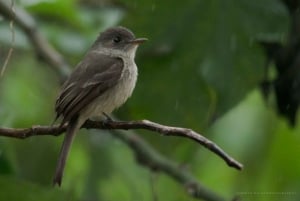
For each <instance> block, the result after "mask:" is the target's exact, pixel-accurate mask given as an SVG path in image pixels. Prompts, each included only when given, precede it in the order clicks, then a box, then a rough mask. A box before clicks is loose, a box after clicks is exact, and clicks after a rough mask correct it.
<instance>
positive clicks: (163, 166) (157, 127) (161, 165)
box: [0, 120, 242, 201]
mask: <svg viewBox="0 0 300 201" xmlns="http://www.w3.org/2000/svg"><path fill="white" fill-rule="evenodd" d="M66 127H67V125H64V126H62V127H59V126H58V125H55V126H32V127H31V128H0V136H6V137H12V138H18V139H25V138H29V137H32V136H41V135H53V136H58V135H61V134H62V133H63V132H65V130H66ZM82 128H87V129H110V130H116V129H123V130H129V129H146V130H150V131H154V133H160V134H163V135H165V136H179V137H185V138H188V139H191V140H194V141H196V142H198V143H199V144H201V145H203V146H204V147H206V148H207V149H209V150H211V151H212V152H214V153H215V154H217V155H218V156H220V157H221V158H222V159H223V160H224V161H225V162H226V163H227V164H228V165H229V166H231V167H234V168H236V169H241V168H242V165H241V164H240V163H239V162H237V161H235V160H234V159H233V158H232V157H230V156H229V155H228V154H226V153H225V152H224V151H223V150H222V149H221V148H220V147H219V146H218V145H216V144H215V143H213V142H212V141H210V140H208V139H207V138H205V137H204V136H202V135H200V134H199V133H196V132H195V131H193V130H191V129H187V128H179V127H170V126H165V125H161V124H157V123H154V122H151V121H149V120H140V121H128V122H125V121H114V120H109V121H102V122H96V121H90V120H88V121H87V122H86V123H85V124H84V125H83V126H82ZM113 134H114V136H115V137H117V138H119V139H120V140H122V141H123V142H125V143H126V144H128V145H129V147H131V148H132V150H133V151H134V153H135V156H136V159H137V161H138V162H139V163H140V164H142V165H144V166H146V167H148V168H150V169H151V170H153V171H162V172H164V173H165V174H167V175H169V176H170V177H172V178H173V179H175V180H176V181H178V182H179V183H181V184H182V185H183V186H184V187H185V188H186V190H187V192H188V193H189V194H190V195H192V196H193V197H195V198H200V199H204V200H209V201H223V198H221V197H219V196H217V195H216V194H214V193H212V192H211V191H210V190H208V189H206V188H205V187H203V186H202V185H201V184H200V183H199V182H198V181H197V180H196V179H195V177H194V176H192V175H191V174H190V173H188V172H187V171H186V170H185V169H183V168H180V165H179V164H177V163H175V162H173V161H171V160H169V159H167V158H165V157H164V156H162V155H161V154H159V153H158V152H157V151H156V150H155V149H153V148H152V147H151V146H150V145H149V144H148V143H147V142H145V141H144V140H143V139H142V138H139V137H138V136H137V135H134V134H128V133H127V132H113Z"/></svg>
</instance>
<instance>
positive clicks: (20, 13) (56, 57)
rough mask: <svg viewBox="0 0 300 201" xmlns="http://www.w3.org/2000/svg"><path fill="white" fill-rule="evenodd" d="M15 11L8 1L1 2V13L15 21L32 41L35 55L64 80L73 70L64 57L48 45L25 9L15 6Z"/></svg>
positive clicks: (2, 0)
mask: <svg viewBox="0 0 300 201" xmlns="http://www.w3.org/2000/svg"><path fill="white" fill-rule="evenodd" d="M14 9H15V11H13V10H12V9H11V6H10V5H9V1H8V0H1V1H0V13H1V15H3V17H5V18H6V19H8V20H13V21H15V23H16V24H17V25H18V26H19V27H20V28H21V29H22V30H23V31H24V33H25V34H26V36H27V38H28V39H29V40H30V42H31V44H32V46H33V48H34V50H35V53H36V54H37V55H38V57H39V58H40V59H42V60H43V61H45V62H46V63H48V64H49V65H50V66H52V67H53V68H55V70H56V71H57V72H58V73H59V75H60V76H61V79H62V80H64V79H65V78H66V77H67V76H68V75H69V74H70V72H71V70H70V69H71V68H70V67H69V65H68V64H67V62H66V61H65V60H64V59H63V57H62V56H61V55H60V54H59V53H58V52H57V51H56V50H55V49H54V48H53V47H52V46H51V45H50V44H49V43H48V41H47V40H46V39H45V38H44V37H43V35H42V34H40V32H39V31H38V29H37V26H36V22H35V21H34V19H33V18H32V17H31V16H30V15H29V14H28V13H27V12H26V11H25V10H23V9H21V8H19V7H17V6H14Z"/></svg>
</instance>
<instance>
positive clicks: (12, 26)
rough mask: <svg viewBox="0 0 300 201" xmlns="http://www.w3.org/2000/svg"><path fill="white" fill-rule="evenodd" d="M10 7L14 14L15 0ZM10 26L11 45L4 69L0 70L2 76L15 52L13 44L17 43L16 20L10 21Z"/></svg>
mask: <svg viewBox="0 0 300 201" xmlns="http://www.w3.org/2000/svg"><path fill="white" fill-rule="evenodd" d="M10 9H11V12H12V13H13V15H14V13H15V10H14V1H13V0H12V1H11V8H10ZM9 28H10V31H11V46H10V48H9V50H8V53H7V56H6V59H5V61H4V64H3V66H2V69H1V72H0V78H1V77H2V76H3V75H4V72H5V70H6V67H7V64H8V62H9V59H10V57H11V55H12V53H13V50H14V48H13V46H14V44H15V29H14V20H13V19H12V20H11V21H10V23H9Z"/></svg>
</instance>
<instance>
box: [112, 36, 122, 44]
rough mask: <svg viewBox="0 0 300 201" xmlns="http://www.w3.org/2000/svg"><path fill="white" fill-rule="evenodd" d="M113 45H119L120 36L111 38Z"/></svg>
mask: <svg viewBox="0 0 300 201" xmlns="http://www.w3.org/2000/svg"><path fill="white" fill-rule="evenodd" d="M113 41H114V43H119V42H120V41H121V37H120V36H116V37H114V38H113Z"/></svg>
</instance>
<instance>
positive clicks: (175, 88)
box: [123, 0, 288, 129]
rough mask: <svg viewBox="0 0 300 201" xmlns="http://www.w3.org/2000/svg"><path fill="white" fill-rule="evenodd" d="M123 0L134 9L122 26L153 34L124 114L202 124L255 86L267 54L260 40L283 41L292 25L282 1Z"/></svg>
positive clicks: (199, 125)
mask: <svg viewBox="0 0 300 201" xmlns="http://www.w3.org/2000/svg"><path fill="white" fill-rule="evenodd" d="M123 3H124V4H126V6H128V7H129V8H130V9H132V10H134V12H129V13H128V17H127V18H126V19H125V24H126V25H128V26H129V27H132V28H133V29H134V31H136V32H137V35H138V36H145V37H149V38H150V41H149V42H148V44H147V45H145V47H141V49H142V51H140V53H138V56H139V59H138V61H137V63H138V66H139V71H140V76H139V81H138V85H137V90H136V91H135V93H134V96H133V98H132V99H131V100H130V101H129V104H130V111H129V110H128V111H126V113H127V112H131V116H134V117H135V118H150V119H155V120H156V121H159V122H166V123H172V124H176V125H180V124H181V125H182V124H183V125H188V126H192V127H193V128H198V129H199V128H202V129H203V128H205V127H207V125H209V123H210V122H211V121H212V120H214V119H215V117H219V116H220V115H222V114H224V112H226V111H228V110H229V109H230V108H231V107H233V106H234V105H236V104H237V103H238V102H239V101H241V99H243V98H244V96H245V95H246V94H247V93H249V91H250V90H252V89H253V88H254V87H256V86H257V85H258V83H259V81H260V80H261V78H262V73H263V65H264V55H263V54H262V52H261V50H260V48H259V47H258V45H256V43H255V40H256V38H258V37H269V38H272V39H273V40H277V41H279V40H282V38H284V36H285V35H286V33H287V31H288V14H287V11H286V10H285V8H284V7H283V5H282V4H281V3H280V1H274V0H264V1H261V0H254V1H247V0H230V1H222V0H212V1H205V0H201V1H194V0H188V1H176V2H174V1H163V2H159V3H158V2H153V1H152V0H151V1H150V0H148V1H144V2H143V3H142V4H141V3H138V2H129V1H123ZM170 5H172V7H170ZM140 58H142V59H140ZM158 106H159V108H158Z"/></svg>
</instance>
